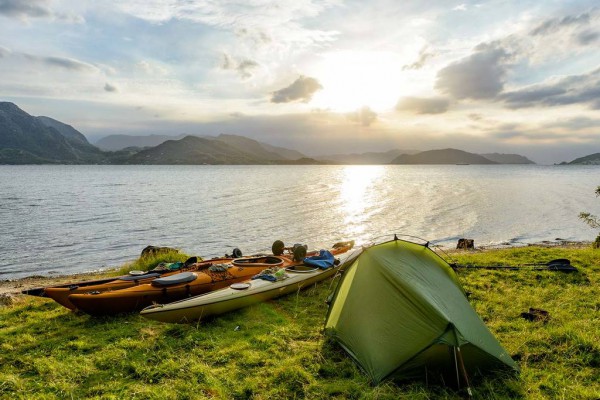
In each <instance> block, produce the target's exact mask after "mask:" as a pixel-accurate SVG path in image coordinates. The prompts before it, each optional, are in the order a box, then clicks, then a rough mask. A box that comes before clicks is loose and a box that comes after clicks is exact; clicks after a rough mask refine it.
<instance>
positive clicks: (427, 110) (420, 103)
mask: <svg viewBox="0 0 600 400" xmlns="http://www.w3.org/2000/svg"><path fill="white" fill-rule="evenodd" d="M449 106H450V101H449V100H448V99H446V98H443V97H431V98H426V97H405V98H402V99H400V101H398V104H397V105H396V110H398V111H411V112H414V113H416V114H442V113H445V112H446V111H448V107H449Z"/></svg>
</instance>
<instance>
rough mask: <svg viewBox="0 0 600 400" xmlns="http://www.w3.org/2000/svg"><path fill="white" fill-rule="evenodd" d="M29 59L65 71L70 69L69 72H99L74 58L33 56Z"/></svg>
mask: <svg viewBox="0 0 600 400" xmlns="http://www.w3.org/2000/svg"><path fill="white" fill-rule="evenodd" d="M27 57H28V58H31V59H34V60H37V61H41V62H43V63H44V64H47V65H50V66H54V67H60V68H65V69H69V70H73V71H81V72H89V71H95V70H97V68H96V67H94V66H93V65H90V64H87V63H84V62H81V61H78V60H74V59H72V58H64V57H37V56H31V55H28V56H27Z"/></svg>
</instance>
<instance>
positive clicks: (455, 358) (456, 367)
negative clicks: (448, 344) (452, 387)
mask: <svg viewBox="0 0 600 400" xmlns="http://www.w3.org/2000/svg"><path fill="white" fill-rule="evenodd" d="M452 350H453V351H454V368H455V369H456V385H457V386H458V388H459V389H460V377H459V375H458V359H457V357H456V346H452Z"/></svg>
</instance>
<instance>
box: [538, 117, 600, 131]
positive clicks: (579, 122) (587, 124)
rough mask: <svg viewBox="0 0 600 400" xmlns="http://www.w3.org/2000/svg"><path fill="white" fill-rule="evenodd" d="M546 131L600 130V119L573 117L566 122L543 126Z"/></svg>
mask: <svg viewBox="0 0 600 400" xmlns="http://www.w3.org/2000/svg"><path fill="white" fill-rule="evenodd" d="M542 128H544V129H556V128H560V129H566V130H567V131H581V130H585V129H590V128H592V129H599V128H600V119H593V118H589V117H573V118H569V119H566V120H561V121H554V122H549V123H546V124H544V125H543V126H542Z"/></svg>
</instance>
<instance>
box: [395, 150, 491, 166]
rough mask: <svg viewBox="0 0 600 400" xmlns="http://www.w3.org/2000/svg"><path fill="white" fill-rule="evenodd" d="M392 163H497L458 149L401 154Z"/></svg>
mask: <svg viewBox="0 0 600 400" xmlns="http://www.w3.org/2000/svg"><path fill="white" fill-rule="evenodd" d="M390 164H496V163H495V162H494V161H491V160H488V159H487V158H485V157H483V156H480V155H479V154H473V153H468V152H466V151H462V150H456V149H443V150H429V151H423V152H421V153H417V154H401V155H399V156H398V157H396V158H395V159H394V160H392V162H391V163H390Z"/></svg>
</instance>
